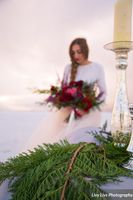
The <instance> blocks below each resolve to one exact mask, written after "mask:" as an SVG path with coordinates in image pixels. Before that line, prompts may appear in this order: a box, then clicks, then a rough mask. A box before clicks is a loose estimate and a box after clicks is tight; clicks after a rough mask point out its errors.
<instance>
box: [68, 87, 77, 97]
mask: <svg viewBox="0 0 133 200" xmlns="http://www.w3.org/2000/svg"><path fill="white" fill-rule="evenodd" d="M66 93H68V94H70V95H72V96H75V95H76V94H77V88H68V89H67V90H66Z"/></svg>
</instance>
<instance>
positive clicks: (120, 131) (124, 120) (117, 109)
mask: <svg viewBox="0 0 133 200" xmlns="http://www.w3.org/2000/svg"><path fill="white" fill-rule="evenodd" d="M104 48H105V49H106V50H111V51H113V52H114V53H115V55H116V70H117V88H116V95H115V100H114V106H113V111H112V118H111V134H112V137H113V139H114V141H115V142H116V144H119V145H125V144H126V143H127V140H129V137H130V134H131V116H130V111H129V107H128V97H127V89H126V68H127V66H128V63H127V59H128V53H129V51H131V50H132V49H133V42H131V41H120V42H112V43H108V44H106V45H105V46H104Z"/></svg>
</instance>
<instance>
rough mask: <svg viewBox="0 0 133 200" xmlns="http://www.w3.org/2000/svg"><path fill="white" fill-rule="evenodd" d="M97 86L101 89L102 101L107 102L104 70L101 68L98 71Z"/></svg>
mask: <svg viewBox="0 0 133 200" xmlns="http://www.w3.org/2000/svg"><path fill="white" fill-rule="evenodd" d="M97 85H98V88H99V95H100V94H101V97H100V100H102V101H105V100H106V96H107V89H106V82H105V74H104V70H103V68H102V67H101V66H100V67H99V71H98V80H97Z"/></svg>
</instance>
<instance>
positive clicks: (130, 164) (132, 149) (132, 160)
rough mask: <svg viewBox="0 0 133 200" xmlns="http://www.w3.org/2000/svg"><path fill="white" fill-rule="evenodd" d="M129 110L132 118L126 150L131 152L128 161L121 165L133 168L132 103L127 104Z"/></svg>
mask: <svg viewBox="0 0 133 200" xmlns="http://www.w3.org/2000/svg"><path fill="white" fill-rule="evenodd" d="M129 110H130V114H131V120H132V134H131V139H130V142H129V145H128V147H127V151H129V152H130V153H131V158H130V160H129V161H128V163H126V164H124V165H123V167H125V168H127V169H131V170H133V104H129Z"/></svg>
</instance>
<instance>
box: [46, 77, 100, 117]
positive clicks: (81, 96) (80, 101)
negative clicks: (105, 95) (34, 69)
mask: <svg viewBox="0 0 133 200" xmlns="http://www.w3.org/2000/svg"><path fill="white" fill-rule="evenodd" d="M101 95H102V93H100V94H99V95H98V96H97V94H96V89H95V83H91V84H88V83H87V82H84V81H82V80H80V81H71V82H70V83H69V84H67V85H62V86H61V87H58V86H54V85H52V86H51V89H50V96H49V97H48V98H47V99H46V100H45V101H46V103H50V104H52V105H53V106H55V107H56V108H58V109H61V108H62V107H71V109H72V110H73V111H74V114H75V118H76V119H77V118H79V117H81V116H82V114H81V112H80V111H83V112H84V113H89V112H90V110H91V109H94V108H99V105H100V104H101V103H102V102H103V101H100V97H101Z"/></svg>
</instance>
